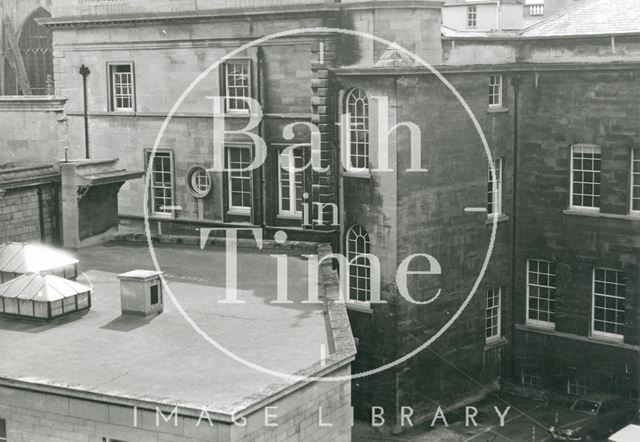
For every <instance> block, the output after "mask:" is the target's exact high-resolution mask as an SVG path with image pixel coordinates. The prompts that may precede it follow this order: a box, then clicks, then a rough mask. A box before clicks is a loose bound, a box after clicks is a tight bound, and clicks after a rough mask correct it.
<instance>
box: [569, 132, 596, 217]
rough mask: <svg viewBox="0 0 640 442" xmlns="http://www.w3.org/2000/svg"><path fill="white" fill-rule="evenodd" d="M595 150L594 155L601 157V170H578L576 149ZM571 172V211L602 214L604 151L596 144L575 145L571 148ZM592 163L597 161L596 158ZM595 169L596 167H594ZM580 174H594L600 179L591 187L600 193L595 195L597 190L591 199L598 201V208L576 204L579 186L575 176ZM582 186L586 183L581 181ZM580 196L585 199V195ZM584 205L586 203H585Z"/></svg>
mask: <svg viewBox="0 0 640 442" xmlns="http://www.w3.org/2000/svg"><path fill="white" fill-rule="evenodd" d="M587 148H589V149H593V153H592V155H594V156H595V155H600V158H599V160H598V161H599V162H600V168H599V169H595V168H594V169H593V170H587V169H582V168H581V169H576V168H575V166H574V161H575V159H576V158H575V151H576V149H587ZM584 153H585V152H582V154H584ZM569 161H570V170H571V175H570V177H569V179H570V180H571V182H570V192H569V207H570V208H571V209H575V210H582V211H587V212H594V213H599V212H600V203H601V199H602V149H601V148H600V146H597V145H595V144H574V145H572V146H571V152H570V160H569ZM592 161H596V160H595V157H594V159H593V160H592ZM594 167H595V166H594ZM577 172H580V173H593V174H594V179H595V178H596V175H597V177H598V181H597V182H596V181H593V182H592V183H591V184H590V185H591V186H596V185H597V186H598V189H599V191H598V193H597V194H596V193H595V190H594V192H593V193H592V194H590V197H591V198H593V199H594V200H595V198H597V199H598V204H597V206H584V205H577V204H574V197H575V196H576V195H577V194H576V193H575V190H576V189H575V186H576V184H577V182H576V180H575V176H574V174H575V173H577ZM583 179H584V176H583ZM580 183H581V184H585V183H586V182H585V181H580ZM579 195H582V197H584V196H585V195H587V194H585V193H580V194H579ZM583 203H584V201H583Z"/></svg>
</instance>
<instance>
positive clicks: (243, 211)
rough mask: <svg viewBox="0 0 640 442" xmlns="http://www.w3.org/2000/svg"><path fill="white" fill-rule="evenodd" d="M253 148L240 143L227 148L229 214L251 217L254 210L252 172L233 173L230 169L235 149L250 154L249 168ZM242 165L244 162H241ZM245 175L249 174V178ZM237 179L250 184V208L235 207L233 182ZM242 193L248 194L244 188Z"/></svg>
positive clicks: (229, 145) (228, 145)
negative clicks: (231, 154) (243, 150)
mask: <svg viewBox="0 0 640 442" xmlns="http://www.w3.org/2000/svg"><path fill="white" fill-rule="evenodd" d="M251 147H252V146H251V145H250V144H240V143H234V144H227V145H226V146H225V165H226V169H227V172H226V174H227V204H228V211H227V213H228V214H230V215H243V216H246V215H251V210H252V208H253V173H252V171H245V172H238V171H236V172H233V171H231V170H229V169H231V164H230V161H231V159H230V152H231V150H233V149H246V151H248V152H249V161H248V162H247V166H249V165H250V164H251V162H252V158H251V157H252V154H253V149H252V148H251ZM241 163H242V162H241ZM245 174H248V177H247V176H245ZM235 179H241V180H243V182H244V181H248V183H249V199H250V201H249V207H247V206H234V205H233V195H234V192H235V191H234V189H233V182H234V181H233V180H235ZM241 193H246V192H244V187H242V190H241Z"/></svg>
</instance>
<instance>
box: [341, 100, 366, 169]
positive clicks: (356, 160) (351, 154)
mask: <svg viewBox="0 0 640 442" xmlns="http://www.w3.org/2000/svg"><path fill="white" fill-rule="evenodd" d="M344 103H345V109H346V111H347V114H348V115H349V119H350V121H349V130H348V131H346V132H347V133H346V135H347V140H346V143H345V144H346V148H347V161H348V164H349V166H350V169H349V172H356V173H357V172H368V171H369V161H370V159H371V138H370V135H369V130H370V127H371V126H370V114H369V97H368V95H367V94H366V92H365V91H363V90H362V89H358V88H354V89H351V90H350V91H349V92H348V93H347V95H346V97H345V100H344ZM359 109H360V110H362V112H358V110H359ZM358 135H360V136H358Z"/></svg>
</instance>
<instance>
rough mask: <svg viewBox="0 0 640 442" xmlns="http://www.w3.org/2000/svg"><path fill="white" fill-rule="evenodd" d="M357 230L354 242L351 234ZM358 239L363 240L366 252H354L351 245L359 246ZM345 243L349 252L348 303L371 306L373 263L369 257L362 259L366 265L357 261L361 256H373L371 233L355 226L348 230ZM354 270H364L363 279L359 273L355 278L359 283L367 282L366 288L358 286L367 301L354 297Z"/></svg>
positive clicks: (357, 288)
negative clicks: (360, 281) (352, 281)
mask: <svg viewBox="0 0 640 442" xmlns="http://www.w3.org/2000/svg"><path fill="white" fill-rule="evenodd" d="M356 229H358V233H357V236H356V237H355V239H354V240H352V239H351V234H352V233H353V232H354V231H356ZM358 238H363V241H364V246H365V250H364V252H359V251H358V250H356V251H355V252H353V251H352V248H351V244H352V243H355V245H356V246H357V244H358ZM345 243H346V244H345V245H346V252H347V253H346V255H347V298H348V302H349V303H354V304H359V305H363V306H369V305H370V304H371V261H370V258H369V257H366V256H365V257H364V258H361V259H363V260H365V262H366V265H363V264H360V263H358V261H359V259H357V258H358V257H359V256H361V255H367V254H371V237H370V235H369V232H367V230H366V229H365V228H364V227H362V226H361V225H359V224H354V225H352V226H351V227H350V228H349V229H348V230H347V233H346V235H345ZM352 255H353V256H352ZM352 260H353V261H354V263H353V264H352V263H351V261H352ZM352 268H362V269H364V273H365V276H364V277H361V276H360V275H359V274H358V273H357V272H356V273H355V275H353V276H354V277H355V278H356V280H358V281H359V280H360V279H363V280H364V282H365V285H364V287H363V288H361V287H360V286H359V285H358V287H356V291H358V292H359V291H360V290H362V291H363V293H364V298H365V300H362V299H359V296H358V295H356V297H355V298H354V297H353V296H352V285H351V278H352ZM358 294H359V293H358Z"/></svg>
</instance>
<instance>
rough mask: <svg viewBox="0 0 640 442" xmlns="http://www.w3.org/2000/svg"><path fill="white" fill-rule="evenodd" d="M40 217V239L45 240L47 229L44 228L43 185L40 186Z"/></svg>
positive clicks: (38, 191)
mask: <svg viewBox="0 0 640 442" xmlns="http://www.w3.org/2000/svg"><path fill="white" fill-rule="evenodd" d="M37 193H38V217H39V221H40V241H41V242H44V241H45V229H44V207H43V204H44V202H43V198H42V186H38V190H37Z"/></svg>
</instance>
